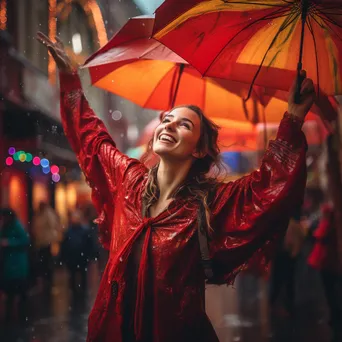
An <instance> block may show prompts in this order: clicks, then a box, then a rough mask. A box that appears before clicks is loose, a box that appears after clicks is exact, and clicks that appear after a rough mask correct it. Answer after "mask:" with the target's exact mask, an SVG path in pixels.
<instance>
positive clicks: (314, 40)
mask: <svg viewBox="0 0 342 342" xmlns="http://www.w3.org/2000/svg"><path fill="white" fill-rule="evenodd" d="M310 19H311V18H310V17H309V18H308V20H307V26H308V28H309V31H310V33H311V36H312V39H313V43H314V49H315V58H316V77H317V86H318V89H317V93H318V94H317V95H318V97H319V68H318V51H317V42H316V37H315V35H314V32H313V27H312V24H311V20H310Z"/></svg>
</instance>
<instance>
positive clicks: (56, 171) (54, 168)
mask: <svg viewBox="0 0 342 342" xmlns="http://www.w3.org/2000/svg"><path fill="white" fill-rule="evenodd" d="M58 172H59V167H58V166H57V165H52V166H51V173H52V174H55V173H58Z"/></svg>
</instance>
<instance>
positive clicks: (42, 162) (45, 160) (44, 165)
mask: <svg viewBox="0 0 342 342" xmlns="http://www.w3.org/2000/svg"><path fill="white" fill-rule="evenodd" d="M49 164H50V163H49V161H48V160H47V159H46V158H43V159H42V160H41V161H40V165H41V166H42V167H43V168H45V167H49ZM49 172H50V168H49Z"/></svg>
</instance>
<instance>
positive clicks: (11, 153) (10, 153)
mask: <svg viewBox="0 0 342 342" xmlns="http://www.w3.org/2000/svg"><path fill="white" fill-rule="evenodd" d="M14 153H15V148H14V147H10V148H9V149H8V154H9V155H11V156H13V154H14Z"/></svg>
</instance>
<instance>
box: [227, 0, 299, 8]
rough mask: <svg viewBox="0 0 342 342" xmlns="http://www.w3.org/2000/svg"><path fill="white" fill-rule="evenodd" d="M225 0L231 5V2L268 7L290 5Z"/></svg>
mask: <svg viewBox="0 0 342 342" xmlns="http://www.w3.org/2000/svg"><path fill="white" fill-rule="evenodd" d="M283 1H284V0H283ZM223 2H224V3H226V4H229V5H230V4H240V5H259V6H266V7H287V6H288V5H279V4H278V5H272V4H269V3H261V2H251V1H229V2H227V1H225V0H223ZM284 2H285V3H288V2H287V1H284ZM289 4H290V3H289ZM291 4H292V3H291Z"/></svg>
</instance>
